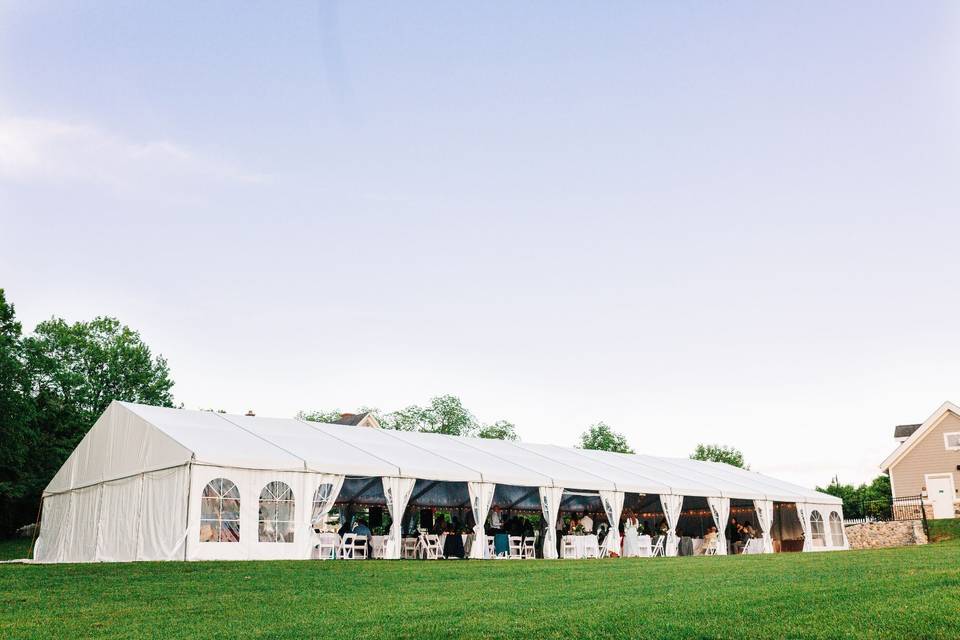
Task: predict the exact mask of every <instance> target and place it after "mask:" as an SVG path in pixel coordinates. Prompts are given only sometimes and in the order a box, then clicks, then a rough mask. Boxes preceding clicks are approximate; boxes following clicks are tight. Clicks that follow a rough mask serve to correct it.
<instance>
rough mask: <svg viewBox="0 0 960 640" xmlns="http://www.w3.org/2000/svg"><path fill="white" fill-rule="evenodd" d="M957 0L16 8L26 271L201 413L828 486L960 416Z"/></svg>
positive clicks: (16, 175)
mask: <svg viewBox="0 0 960 640" xmlns="http://www.w3.org/2000/svg"><path fill="white" fill-rule="evenodd" d="M958 239H960V3H956V2H951V1H944V2H936V1H931V2H924V3H903V2H872V1H871V2H845V3H824V2H810V3H765V2H755V3H743V2H725V3H700V2H689V3H688V2H645V3H637V2H624V3H618V2H603V3H594V4H584V3H576V2H525V3H510V2H491V3H472V4H471V3H449V2H436V3H432V2H415V3H395V4H391V3H365V2H349V3H340V4H337V3H334V2H299V3H298V2H285V3H234V2H204V3H194V2H165V3H159V4H156V5H152V6H151V5H145V6H134V5H131V3H126V2H110V1H97V2H93V1H90V2H74V1H71V0H61V1H57V2H47V1H45V0H30V1H29V2H27V1H23V2H19V1H10V0H0V287H3V288H4V289H5V290H6V293H7V297H8V299H9V300H10V301H11V302H13V303H14V304H15V305H16V309H17V314H18V317H19V318H20V319H21V321H22V322H23V324H24V327H25V328H26V329H28V330H29V329H32V328H33V327H34V326H36V324H37V323H38V322H40V321H42V320H44V319H47V318H50V317H51V316H59V317H63V318H66V319H67V320H69V321H80V320H89V319H92V318H93V317H95V316H98V315H110V316H115V317H117V318H119V319H120V320H121V321H122V322H124V323H126V324H128V325H130V326H131V327H133V328H135V329H137V330H138V331H139V332H140V333H141V335H142V336H143V338H144V340H145V341H146V342H147V343H148V344H149V345H150V346H151V348H152V349H153V350H154V351H155V352H156V353H160V354H163V356H164V357H166V358H167V359H168V360H169V363H170V367H171V371H172V376H173V378H174V380H175V382H176V386H175V387H174V389H173V392H174V396H175V399H176V401H177V402H178V403H180V402H182V403H183V404H184V406H186V407H187V408H217V409H225V410H227V411H230V412H240V413H242V412H245V411H247V410H254V411H256V413H257V414H258V415H268V416H291V415H293V414H295V413H296V412H297V411H298V410H301V409H331V408H338V409H341V410H344V411H350V410H354V409H356V408H357V407H360V406H373V407H378V408H380V409H381V410H384V411H389V410H393V409H397V408H400V407H403V406H407V405H410V404H423V403H426V402H428V400H429V398H430V397H432V396H435V395H440V394H447V393H449V394H454V395H457V396H459V397H460V398H461V399H462V400H463V402H464V404H465V405H466V406H467V407H468V408H469V409H470V410H471V411H472V412H473V413H474V414H475V415H476V416H477V418H478V419H479V420H481V421H482V422H492V421H494V420H498V419H507V420H510V421H511V422H514V423H515V424H516V425H517V429H518V431H519V433H520V436H521V438H522V439H523V440H526V441H531V442H550V443H555V444H563V445H572V444H574V443H575V442H576V441H577V439H578V436H579V434H580V433H581V432H582V431H583V430H584V429H585V428H586V427H587V426H589V425H590V424H592V423H594V422H597V421H600V420H602V421H604V422H606V423H607V424H609V425H611V426H612V427H613V428H615V429H617V430H618V431H621V432H622V433H624V434H625V435H626V436H627V438H628V440H629V441H630V443H631V444H632V445H633V446H634V448H635V449H637V450H638V451H641V452H644V453H650V454H657V455H666V456H686V455H688V454H689V453H690V452H691V451H692V450H693V448H694V446H695V445H696V444H697V443H698V442H711V443H722V444H727V445H733V446H736V447H738V448H740V449H741V450H742V451H743V452H744V454H745V456H746V459H747V461H748V462H749V463H750V464H751V466H752V468H753V469H754V470H757V471H761V472H766V473H770V474H772V475H776V476H779V477H781V478H784V479H787V480H792V481H796V482H799V483H801V484H804V485H806V486H814V485H825V484H827V483H828V482H829V481H830V479H831V478H832V477H833V476H834V475H836V476H838V477H839V479H840V480H841V481H842V482H853V483H859V482H863V481H869V480H870V479H871V478H873V477H874V476H875V475H877V474H878V473H879V468H878V465H879V464H880V463H881V462H882V460H883V459H884V458H885V457H886V456H887V455H888V454H889V453H890V452H891V451H892V450H893V448H894V446H895V442H894V440H893V438H892V436H893V427H894V425H896V424H901V423H911V422H920V421H922V420H924V419H925V418H926V417H927V416H929V415H930V414H931V413H933V412H934V410H935V409H936V408H937V407H938V406H939V405H940V404H941V403H942V402H944V401H946V400H952V401H960V340H958V334H960V302H958V296H957V292H958V285H960V250H958Z"/></svg>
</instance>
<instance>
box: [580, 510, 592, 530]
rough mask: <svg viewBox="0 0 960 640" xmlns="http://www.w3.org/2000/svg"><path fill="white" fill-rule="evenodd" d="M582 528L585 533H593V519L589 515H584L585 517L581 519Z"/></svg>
mask: <svg viewBox="0 0 960 640" xmlns="http://www.w3.org/2000/svg"><path fill="white" fill-rule="evenodd" d="M580 526H581V527H583V532H584V533H593V518H591V517H590V514H589V513H585V514H583V517H582V518H580Z"/></svg>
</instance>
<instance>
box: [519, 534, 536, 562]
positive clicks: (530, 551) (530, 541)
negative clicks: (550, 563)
mask: <svg viewBox="0 0 960 640" xmlns="http://www.w3.org/2000/svg"><path fill="white" fill-rule="evenodd" d="M536 536H537V534H536V533H534V534H533V537H525V538H524V539H523V546H522V547H521V552H520V556H521V557H522V558H523V559H524V560H534V559H535V558H536V557H537V537H536Z"/></svg>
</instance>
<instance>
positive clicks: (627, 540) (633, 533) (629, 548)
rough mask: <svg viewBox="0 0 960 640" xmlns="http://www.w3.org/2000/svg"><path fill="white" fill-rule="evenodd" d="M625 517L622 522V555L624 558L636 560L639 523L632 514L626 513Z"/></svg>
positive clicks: (638, 544)
mask: <svg viewBox="0 0 960 640" xmlns="http://www.w3.org/2000/svg"><path fill="white" fill-rule="evenodd" d="M626 515H627V517H626V518H625V519H624V521H623V554H622V556H623V557H624V558H636V557H638V556H639V555H640V536H639V535H638V534H637V531H638V530H639V529H640V521H639V520H637V518H636V517H635V516H634V515H633V512H631V511H627V514H626Z"/></svg>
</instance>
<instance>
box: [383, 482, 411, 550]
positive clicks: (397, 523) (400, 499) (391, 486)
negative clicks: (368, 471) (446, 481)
mask: <svg viewBox="0 0 960 640" xmlns="http://www.w3.org/2000/svg"><path fill="white" fill-rule="evenodd" d="M415 484H417V481H416V479H414V478H394V477H385V478H384V479H383V496H384V497H385V498H386V499H387V510H388V511H389V512H390V536H389V537H388V538H387V545H386V548H385V549H384V550H383V557H384V559H386V560H398V559H399V558H400V551H401V545H402V544H403V542H402V539H401V538H402V535H403V522H402V520H403V512H404V511H405V510H406V508H407V503H408V502H409V501H410V494H412V493H413V487H414V485H415Z"/></svg>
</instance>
